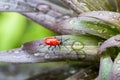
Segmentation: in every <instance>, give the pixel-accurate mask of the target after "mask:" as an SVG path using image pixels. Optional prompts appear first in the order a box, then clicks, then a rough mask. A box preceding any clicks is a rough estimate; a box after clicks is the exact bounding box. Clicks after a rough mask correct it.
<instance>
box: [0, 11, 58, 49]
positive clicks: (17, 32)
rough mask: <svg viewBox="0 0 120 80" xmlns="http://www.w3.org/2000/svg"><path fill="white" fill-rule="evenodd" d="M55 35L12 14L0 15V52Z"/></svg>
mask: <svg viewBox="0 0 120 80" xmlns="http://www.w3.org/2000/svg"><path fill="white" fill-rule="evenodd" d="M54 35H56V33H54V32H52V31H50V30H48V29H46V28H44V27H43V26H41V25H39V24H37V23H35V22H33V21H31V20H29V19H27V18H26V17H24V16H22V15H20V14H18V13H13V12H9V13H7V12H2V13H0V51H1V50H9V49H13V48H17V47H20V46H21V44H23V43H25V42H29V41H32V40H37V39H40V38H43V37H47V36H54Z"/></svg>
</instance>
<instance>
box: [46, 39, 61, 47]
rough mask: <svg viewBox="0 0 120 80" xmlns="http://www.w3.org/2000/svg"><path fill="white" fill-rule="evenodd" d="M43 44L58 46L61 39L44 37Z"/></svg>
mask: <svg viewBox="0 0 120 80" xmlns="http://www.w3.org/2000/svg"><path fill="white" fill-rule="evenodd" d="M45 44H46V45H49V46H55V47H56V46H57V45H58V46H59V45H60V44H61V41H60V40H59V39H57V38H53V37H49V38H46V39H45Z"/></svg>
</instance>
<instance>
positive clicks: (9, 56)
mask: <svg viewBox="0 0 120 80" xmlns="http://www.w3.org/2000/svg"><path fill="white" fill-rule="evenodd" d="M56 38H57V39H59V40H60V41H61V42H62V43H63V44H61V45H60V46H56V47H54V46H53V47H51V48H49V47H50V46H49V45H46V44H45V42H44V40H45V39H40V40H35V41H32V42H28V43H25V44H24V45H23V46H22V47H21V48H18V49H13V50H9V51H1V52H0V61H1V62H11V63H30V62H48V61H66V60H70V61H76V60H82V61H98V56H97V49H98V42H101V41H102V39H101V38H98V37H94V36H91V35H79V36H72V35H63V36H56ZM48 48H49V49H48Z"/></svg>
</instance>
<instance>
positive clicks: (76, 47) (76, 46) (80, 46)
mask: <svg viewBox="0 0 120 80" xmlns="http://www.w3.org/2000/svg"><path fill="white" fill-rule="evenodd" d="M83 48H84V44H83V43H82V42H73V44H72V49H74V50H81V49H83Z"/></svg>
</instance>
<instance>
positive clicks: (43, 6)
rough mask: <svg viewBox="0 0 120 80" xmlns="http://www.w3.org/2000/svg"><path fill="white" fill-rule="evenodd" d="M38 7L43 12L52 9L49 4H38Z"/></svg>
mask: <svg viewBox="0 0 120 80" xmlns="http://www.w3.org/2000/svg"><path fill="white" fill-rule="evenodd" d="M37 8H38V9H39V10H40V11H41V12H44V13H46V12H48V11H49V10H50V6H47V5H38V6H37Z"/></svg>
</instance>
